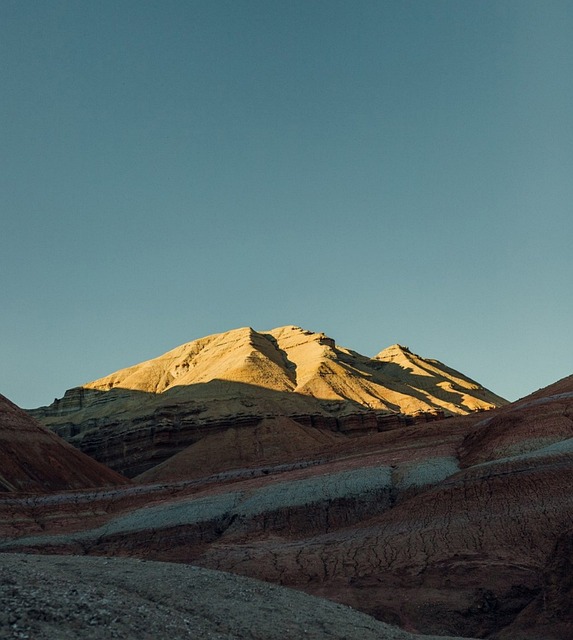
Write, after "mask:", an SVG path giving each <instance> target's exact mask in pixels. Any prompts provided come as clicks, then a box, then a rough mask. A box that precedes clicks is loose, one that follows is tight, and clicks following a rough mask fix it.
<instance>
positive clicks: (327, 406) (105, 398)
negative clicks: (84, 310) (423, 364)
mask: <svg viewBox="0 0 573 640" xmlns="http://www.w3.org/2000/svg"><path fill="white" fill-rule="evenodd" d="M29 413H30V414H31V415H33V416H34V417H35V418H37V419H38V420H40V421H41V422H43V423H44V424H45V425H46V426H48V427H49V428H50V429H52V430H53V431H55V432H56V433H57V434H58V435H60V436H61V437H63V438H64V439H66V440H67V441H68V442H70V443H71V444H73V445H75V446H76V447H78V448H79V449H81V450H82V451H84V452H85V453H87V454H88V455H90V456H92V457H93V458H95V459H96V460H98V461H100V462H103V463H105V464H107V465H108V466H110V467H111V468H112V469H115V470H119V471H121V473H123V474H125V475H127V476H128V477H133V476H135V475H139V474H140V473H143V472H144V471H147V470H148V469H150V468H151V467H153V466H155V465H157V464H159V463H161V462H163V461H164V460H166V459H167V458H169V457H170V456H172V455H174V454H176V453H178V452H179V451H181V450H182V449H184V448H185V447H187V446H189V445H192V444H194V443H195V442H197V441H198V440H200V439H201V438H203V437H204V436H206V435H210V434H213V433H218V432H221V431H224V430H226V429H228V428H231V427H234V428H240V427H254V426H256V425H257V424H259V422H260V421H261V420H262V419H263V418H266V417H273V416H287V417H290V418H291V419H293V420H295V421H296V422H298V423H299V424H301V425H302V426H304V427H314V428H317V429H324V430H328V431H331V432H338V433H342V434H346V435H354V434H356V435H359V434H365V433H376V432H378V431H387V430H389V429H394V428H398V427H401V426H405V425H407V424H412V423H413V422H414V419H413V418H411V417H407V416H405V415H403V414H401V413H399V407H398V406H397V405H389V408H388V409H387V410H374V409H371V408H368V407H365V406H364V405H362V404H360V403H358V402H356V401H352V400H341V399H319V398H314V397H312V396H307V395H303V394H299V393H294V392H284V391H276V390H274V389H267V388H265V387H261V386H257V385H252V384H247V383H243V382H234V381H227V380H219V379H216V380H211V381H209V382H205V383H197V384H193V385H186V386H178V387H172V388H170V389H169V390H168V391H165V392H163V393H158V394H156V393H149V392H146V391H140V390H134V389H125V388H113V389H110V390H99V389H90V388H85V387H76V388H74V389H70V390H69V391H67V392H66V394H65V395H64V397H63V398H61V399H57V400H55V401H54V402H53V403H52V404H51V405H50V406H47V407H40V408H38V409H33V410H31V411H29ZM440 415H441V414H440V413H439V407H436V414H435V415H433V416H432V415H430V414H428V415H427V416H425V418H426V419H432V418H433V419H435V418H436V417H439V416H440ZM421 419H424V416H422V417H421Z"/></svg>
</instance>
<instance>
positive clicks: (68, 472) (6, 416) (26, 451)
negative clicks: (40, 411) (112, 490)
mask: <svg viewBox="0 0 573 640" xmlns="http://www.w3.org/2000/svg"><path fill="white" fill-rule="evenodd" d="M127 482H128V481H127V479H126V478H123V477H121V476H120V475H119V474H117V473H115V472H114V471H111V469H108V468H107V467H104V466H103V465H102V464H99V463H98V462H96V461H95V460H92V459H91V458H89V457H88V456H86V455H84V454H83V453H81V452H80V451H78V450H77V449H76V448H74V447H72V446H71V445H69V444H68V443H67V442H65V441H64V440H62V439H61V438H59V437H58V436H57V435H55V434H54V433H52V432H51V431H49V430H48V429H46V428H45V427H43V426H42V425H41V424H39V423H38V422H37V421H36V420H34V419H33V418H32V417H30V416H29V415H28V414H27V413H26V412H25V411H23V410H22V409H20V408H19V407H17V406H16V405H15V404H13V403H12V402H10V401H9V400H8V399H7V398H5V397H4V396H2V395H0V492H17V491H26V492H30V493H37V492H48V491H60V490H65V489H84V488H88V487H101V486H104V485H121V484H125V483H127Z"/></svg>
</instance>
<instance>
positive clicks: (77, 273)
mask: <svg viewBox="0 0 573 640" xmlns="http://www.w3.org/2000/svg"><path fill="white" fill-rule="evenodd" d="M572 32H573V2H571V1H570V0H564V1H558V0H556V1H552V0H544V1H543V2H539V1H538V0H535V1H528V0H508V1H504V0H491V1H488V0H465V1H461V0H455V1H448V0H443V1H441V0H420V1H415V0H386V1H384V0H377V1H366V0H362V1H361V0H347V1H344V2H340V1H337V0H326V1H321V0H284V1H282V0H281V1H278V0H256V1H255V0H231V1H220V0H204V1H192V0H185V1H183V0H180V1H176V0H160V1H152V0H133V1H132V0H113V1H106V0H98V1H97V2H94V1H93V0H86V1H83V0H74V1H66V0H50V2H46V1H45V0H42V1H37V0H27V1H26V2H22V0H2V2H1V3H0V56H1V61H2V65H1V71H0V73H1V85H0V86H1V96H2V100H1V102H0V110H1V111H0V116H1V117H0V136H1V137H0V141H1V155H0V162H1V167H0V199H1V200H0V207H1V208H0V212H1V213H0V215H1V220H2V225H1V233H0V285H1V288H2V306H1V313H0V336H1V342H0V344H1V351H0V362H1V366H0V393H2V394H4V395H6V396H7V397H8V398H10V399H11V400H13V401H14V402H16V403H17V404H20V405H21V406H24V407H27V408H29V407H35V406H38V405H43V404H48V403H50V402H51V401H52V400H53V399H54V397H61V396H62V395H63V393H64V392H65V390H66V389H67V388H70V387H73V386H77V385H80V384H82V383H85V382H88V381H89V380H93V379H95V378H98V377H101V376H103V375H106V374H108V373H111V372H112V371H115V370H116V369H119V368H122V367H125V366H128V365H132V364H135V363H137V362H140V361H142V360H145V359H148V358H152V357H155V356H158V355H160V354H161V353H163V352H165V351H167V350H169V349H171V348H173V347H175V346H177V345H179V344H182V343H184V342H188V341H190V340H194V339H196V338H199V337H202V336H205V335H209V334H212V333H218V332H220V331H227V330H229V329H232V328H236V327H241V326H252V327H253V328H255V329H257V330H265V329H270V328H273V327H276V326H281V325H286V324H295V325H300V326H302V327H304V328H307V329H310V330H314V331H324V332H326V333H327V334H329V335H330V336H331V337H333V338H334V339H335V340H336V341H337V342H338V343H339V344H342V345H344V346H347V347H350V348H352V349H355V350H357V351H359V352H361V353H364V354H365V355H374V354H375V353H377V352H378V351H380V350H381V349H382V348H384V347H386V346H389V345H390V344H393V343H395V342H399V343H401V344H404V345H407V346H409V347H410V349H411V350H412V351H414V352H415V353H418V354H420V355H422V356H424V357H432V358H437V359H439V360H442V361H443V362H445V363H446V364H448V365H450V366H452V367H454V368H456V369H458V370H460V371H462V372H463V373H465V374H466V375H469V376H470V377H472V378H474V379H476V380H478V381H479V382H481V383H482V384H484V385H485V386H487V387H489V388H490V389H491V390H493V391H495V392H496V393H499V394H500V395H503V396H505V397H506V398H508V399H510V400H514V399H517V398H518V397H521V396H523V395H526V394H528V393H530V392H532V391H534V390H536V389H538V388H539V387H542V386H545V385H547V384H550V383H552V382H554V381H556V380H557V379H559V378H561V377H563V376H565V375H569V374H571V373H573V334H572V331H571V319H572V317H573V296H572V283H573V248H572V244H573V40H572V39H571V33H572Z"/></svg>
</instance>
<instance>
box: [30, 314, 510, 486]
mask: <svg viewBox="0 0 573 640" xmlns="http://www.w3.org/2000/svg"><path fill="white" fill-rule="evenodd" d="M504 403H505V401H504V400H503V399H502V398H500V397H499V396H496V395H495V394H493V393H491V392H490V391H488V390H486V389H484V388H483V387H482V386H481V385H479V384H477V383H476V382H475V381H473V380H470V379H469V378H467V377H466V376H464V375H462V374H461V373H459V372H456V371H453V370H452V369H450V368H448V367H446V366H445V365H443V364H441V363H440V362H438V361H436V360H426V359H423V358H421V357H419V356H416V355H415V354H413V353H411V352H410V351H409V350H408V349H407V348H405V347H401V346H399V345H394V346H393V347H390V348H388V349H386V350H384V351H382V352H381V353H379V354H378V355H377V356H376V357H375V358H367V357H365V356H361V355H360V354H358V353H356V352H354V351H351V350H349V349H346V348H344V347H340V346H338V345H336V344H335V342H334V340H332V339H331V338H329V337H327V336H326V335H324V334H322V333H313V332H310V331H305V330H303V329H300V328H299V327H292V326H289V327H281V328H279V329H274V330H272V331H269V332H266V333H259V332H256V331H254V330H253V329H250V328H244V329H237V330H234V331H229V332H227V333H222V334H216V335H213V336H208V337H206V338H202V339H200V340H195V341H193V342H190V343H187V344H185V345H182V346H180V347H177V348H176V349H173V350H172V351H169V352H168V353H166V354H164V355H163V356H160V357H159V358H155V359H153V360H149V361H147V362H144V363H141V364H139V365H135V366H133V367H129V368H127V369H122V370H120V371H117V372H116V373H113V374H111V375H109V376H107V377H105V378H101V379H100V380H96V381H94V382H91V383H88V384H86V385H83V386H82V387H77V388H74V389H71V390H69V391H68V392H66V394H65V395H64V397H63V398H62V399H60V400H56V401H54V403H53V404H52V405H50V406H49V407H41V408H39V409H36V410H33V411H32V412H31V413H32V415H34V416H35V417H36V418H38V419H39V420H40V421H41V422H43V424H45V425H47V426H48V427H49V428H51V429H53V430H54V431H55V432H56V433H58V434H59V435H61V436H62V437H64V438H66V439H67V440H68V441H69V442H71V443H73V444H74V445H75V446H77V447H78V448H80V449H81V450H82V451H84V452H86V453H88V454H89V455H91V456H93V457H94V458H96V459H97V460H100V461H102V462H104V463H106V464H107V465H109V466H110V467H112V468H114V469H117V470H120V471H121V472H123V473H125V474H127V475H129V476H134V475H137V474H140V473H142V472H144V471H147V470H148V469H150V468H152V467H153V466H155V465H157V464H160V463H162V462H163V461H165V460H167V459H168V458H169V457H171V456H172V455H174V454H176V453H178V452H180V451H182V450H183V449H185V448H186V447H188V446H190V445H193V444H194V443H196V442H198V441H199V440H200V439H201V438H203V437H205V436H206V435H212V434H216V433H222V432H224V431H225V430H226V429H228V428H248V429H254V428H257V425H258V424H259V423H260V421H261V420H262V419H264V418H267V417H273V416H275V417H276V416H286V417H289V418H291V419H293V420H295V421H296V422H297V423H299V424H302V425H303V426H310V427H315V428H318V429H326V430H331V431H336V432H340V433H347V434H364V433H372V432H377V431H383V430H387V429H391V428H394V427H397V426H403V425H405V424H408V423H411V422H413V421H416V420H421V421H425V420H430V419H437V418H441V417H444V416H451V415H460V414H467V413H470V412H474V411H480V410H485V409H491V408H493V407H496V406H501V405H503V404H504Z"/></svg>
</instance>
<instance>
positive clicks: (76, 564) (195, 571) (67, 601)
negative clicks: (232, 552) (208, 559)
mask: <svg viewBox="0 0 573 640" xmlns="http://www.w3.org/2000/svg"><path fill="white" fill-rule="evenodd" d="M0 604H1V606H0V637H1V638H4V639H6V640H10V639H14V640H17V639H18V640H20V639H24V638H26V639H29V640H54V639H57V640H110V639H113V638H117V639H122V640H157V639H158V638H169V639H170V640H183V639H184V638H185V639H187V638H188V639H192V640H199V639H201V640H300V639H301V638H308V639H309V640H349V639H351V638H352V639H356V640H416V639H418V638H420V640H421V637H420V636H418V635H413V634H410V633H407V632H405V631H401V630H400V629H396V628H393V627H391V626H389V625H387V624H384V623H383V622H379V621H378V620H375V619H373V618H371V617H370V616H367V615H364V614H362V613H360V612H358V611H355V610H353V609H350V608H349V607H345V606H342V605H340V604H336V603H334V602H329V601H328V600H324V599H322V598H313V597H311V596H308V595H306V594H304V593H301V592H298V591H293V590H291V589H285V588H284V587H277V586H274V585H270V584H267V583H264V582H259V581H255V580H250V579H248V578H241V577H239V576H234V575H231V574H228V573H222V572H219V571H210V570H208V569H201V568H199V567H189V566H184V565H174V564H168V563H157V562H141V561H136V560H126V559H119V558H85V557H83V558H80V557H74V556H69V557H65V558H64V557H57V556H35V555H19V554H13V555H1V554H0ZM424 638H426V639H427V640H446V639H445V638H441V637H438V636H424ZM451 640H456V639H455V638H452V639H451Z"/></svg>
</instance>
